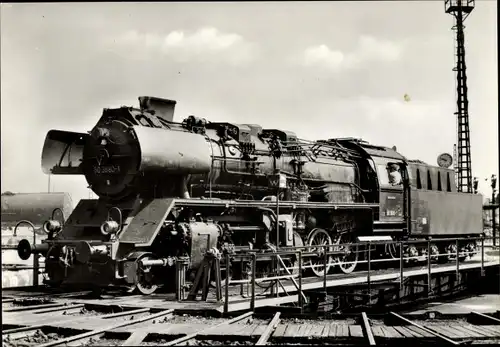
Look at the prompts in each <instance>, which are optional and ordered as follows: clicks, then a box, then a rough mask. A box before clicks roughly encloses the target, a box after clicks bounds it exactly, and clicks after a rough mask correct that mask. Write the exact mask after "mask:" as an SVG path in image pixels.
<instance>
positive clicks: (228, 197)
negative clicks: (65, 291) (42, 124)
mask: <svg viewBox="0 0 500 347" xmlns="http://www.w3.org/2000/svg"><path fill="white" fill-rule="evenodd" d="M139 102H140V108H139V109H137V108H131V107H121V108H116V109H104V111H103V114H102V116H101V118H100V119H99V121H98V122H97V124H96V125H95V127H94V128H93V129H92V131H90V132H88V133H73V132H67V131H59V130H51V131H50V132H49V133H48V134H47V137H46V140H45V144H44V149H43V153H42V167H43V170H44V172H46V173H50V174H52V175H84V176H85V178H86V180H87V182H88V184H89V187H90V188H91V189H92V190H93V191H94V192H95V193H96V194H97V195H98V196H99V199H98V200H81V201H80V202H79V204H78V205H77V206H76V208H75V209H74V211H73V213H72V214H71V215H70V217H69V218H68V220H67V221H66V222H65V223H64V225H63V224H62V223H61V222H58V221H55V220H51V221H48V222H47V223H46V225H45V230H46V232H47V233H48V234H49V236H48V238H47V240H45V241H44V243H43V244H42V245H36V246H35V245H30V244H29V242H28V241H22V242H21V243H20V244H19V247H18V252H19V255H20V257H22V258H28V257H29V256H30V254H31V253H33V252H36V253H41V254H43V256H45V263H46V265H45V269H46V273H47V275H48V278H49V283H52V284H55V285H59V284H65V283H66V284H77V283H93V284H96V285H100V286H108V285H128V286H130V287H132V288H137V289H139V290H140V291H141V292H142V293H145V294H147V293H152V292H153V291H154V290H155V289H156V288H157V286H158V285H162V284H166V283H168V282H169V281H171V279H172V277H171V276H170V275H168V273H169V272H168V271H169V269H171V268H172V266H173V265H174V264H175V262H176V261H177V260H178V259H180V258H181V257H184V259H186V257H188V259H189V268H190V269H191V270H196V269H197V268H199V266H200V264H201V262H202V259H203V257H204V255H205V253H206V252H207V251H209V250H214V249H216V250H217V251H218V252H220V253H224V254H229V255H234V254H237V253H245V252H247V253H248V252H251V251H257V252H270V253H272V252H273V251H275V250H276V248H279V249H282V248H287V247H296V246H310V247H311V248H310V249H314V247H315V246H317V245H325V244H327V245H332V247H337V248H336V249H341V250H343V253H342V256H337V257H334V256H330V257H328V263H327V267H326V269H325V267H324V266H323V265H322V264H324V263H323V258H324V256H323V254H321V252H322V251H321V249H320V248H318V249H317V250H318V252H317V253H318V255H317V257H308V258H306V259H305V260H304V261H305V263H307V264H306V265H310V266H309V267H310V268H311V271H312V272H313V274H314V275H316V276H322V275H323V274H324V271H327V272H328V271H331V270H332V269H333V268H339V269H340V270H341V271H343V272H345V273H350V272H352V271H353V270H354V269H355V267H356V265H357V262H358V259H359V257H360V254H362V252H360V251H359V249H358V248H354V247H350V245H352V243H354V242H358V241H359V240H361V239H363V238H365V239H366V238H371V239H375V240H378V239H384V238H385V239H387V240H391V239H392V240H400V239H408V238H422V239H423V238H427V237H429V236H432V238H433V239H436V238H440V237H441V238H443V237H452V236H468V235H471V236H477V234H479V233H481V232H482V228H481V226H482V220H481V218H482V199H481V196H479V195H475V194H464V193H459V192H457V188H456V185H455V181H454V179H453V177H454V172H453V171H452V170H450V169H447V168H445V167H435V166H429V165H427V164H425V163H422V162H420V161H411V160H407V159H406V158H405V157H403V156H402V155H401V154H399V153H398V152H397V151H396V149H395V148H393V149H390V148H386V147H381V146H374V145H370V144H368V143H366V142H364V141H361V140H356V139H352V138H347V139H328V140H321V141H312V142H309V141H305V140H301V139H299V138H297V136H296V135H295V134H294V133H292V132H289V131H284V130H279V129H263V128H262V127H260V126H258V125H255V124H232V123H214V122H208V121H206V120H205V119H200V118H197V117H194V116H189V117H188V118H186V119H184V121H183V122H182V123H176V122H174V121H173V115H174V108H175V104H176V102H175V101H172V100H166V99H160V98H153V97H140V98H139ZM445 159H446V158H445ZM442 166H446V165H442ZM459 247H460V248H461V249H463V250H468V251H472V250H474V248H475V242H465V243H461V244H460V245H459ZM426 250H427V248H426V247H424V246H423V247H422V248H421V249H420V248H419V247H417V246H407V247H406V248H405V249H404V253H405V254H407V255H409V256H416V255H419V254H422V252H426ZM441 251H442V252H445V253H446V252H447V251H449V253H453V252H456V243H454V242H453V243H452V242H450V243H440V244H439V245H437V244H432V247H431V252H433V253H437V252H441ZM384 252H385V253H386V254H388V255H389V256H393V257H398V256H399V253H398V254H395V248H394V247H385V248H384ZM223 259H224V258H223ZM259 259H260V260H259V264H258V266H259V269H260V270H259V271H260V272H261V274H264V275H265V272H266V269H268V266H269V264H267V261H266V258H259ZM262 259H264V260H262ZM269 259H271V258H269ZM284 259H285V261H286V262H287V266H288V265H290V266H291V265H293V264H297V259H296V258H295V256H290V257H288V258H286V257H285V258H284ZM245 266H246V265H245V264H243V262H239V263H236V262H234V263H231V264H222V268H223V269H224V271H225V272H226V275H228V276H232V278H238V277H242V276H244V273H245ZM191 275H192V273H191Z"/></svg>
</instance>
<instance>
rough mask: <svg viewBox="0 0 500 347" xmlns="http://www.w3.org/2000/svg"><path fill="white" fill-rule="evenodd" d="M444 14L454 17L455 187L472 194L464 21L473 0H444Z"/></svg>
mask: <svg viewBox="0 0 500 347" xmlns="http://www.w3.org/2000/svg"><path fill="white" fill-rule="evenodd" d="M444 7H445V11H446V13H449V14H452V15H453V16H454V17H455V23H456V24H455V26H454V27H453V30H455V31H456V33H457V35H456V65H455V68H453V71H456V73H457V112H456V113H455V114H456V115H457V126H458V131H457V133H458V139H457V144H458V145H457V147H458V164H457V168H456V171H457V176H458V177H457V181H458V182H457V187H458V191H459V192H466V193H473V189H472V168H471V153H470V131H469V100H468V98H467V75H466V73H465V70H466V67H465V43H464V25H463V24H464V21H465V19H466V18H467V17H468V16H469V14H470V13H471V12H472V10H473V9H474V0H445V2H444Z"/></svg>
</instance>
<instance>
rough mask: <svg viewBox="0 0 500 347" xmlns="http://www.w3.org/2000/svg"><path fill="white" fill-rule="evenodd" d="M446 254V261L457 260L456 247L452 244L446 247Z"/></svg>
mask: <svg viewBox="0 0 500 347" xmlns="http://www.w3.org/2000/svg"><path fill="white" fill-rule="evenodd" d="M446 253H447V255H446V260H447V261H452V260H455V259H456V258H457V246H456V245H455V244H454V243H452V244H450V245H448V247H446Z"/></svg>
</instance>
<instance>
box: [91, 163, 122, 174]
mask: <svg viewBox="0 0 500 347" xmlns="http://www.w3.org/2000/svg"><path fill="white" fill-rule="evenodd" d="M120 171H121V170H120V166H118V165H106V166H94V173H95V174H98V175H110V174H118V173H120Z"/></svg>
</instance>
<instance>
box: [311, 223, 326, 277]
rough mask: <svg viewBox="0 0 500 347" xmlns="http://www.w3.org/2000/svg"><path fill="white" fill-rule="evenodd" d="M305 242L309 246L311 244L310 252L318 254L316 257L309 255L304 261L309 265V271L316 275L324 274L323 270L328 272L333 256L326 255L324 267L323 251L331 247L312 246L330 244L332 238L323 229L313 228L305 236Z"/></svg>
mask: <svg viewBox="0 0 500 347" xmlns="http://www.w3.org/2000/svg"><path fill="white" fill-rule="evenodd" d="M307 244H308V245H309V246H312V247H311V248H309V251H310V252H315V253H317V254H318V256H317V257H314V256H313V257H311V258H309V260H308V261H307V262H306V264H307V265H308V266H310V267H311V271H312V272H313V273H314V275H316V276H318V277H322V276H324V275H325V270H326V273H328V272H329V271H330V269H331V267H332V266H333V258H332V256H328V257H327V261H326V269H325V266H324V264H325V261H324V257H325V255H324V254H325V251H326V250H331V248H325V247H314V246H321V245H331V244H332V239H331V237H330V235H328V233H327V232H326V231H325V230H323V229H314V230H313V231H311V233H310V234H309V237H308V238H307Z"/></svg>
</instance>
